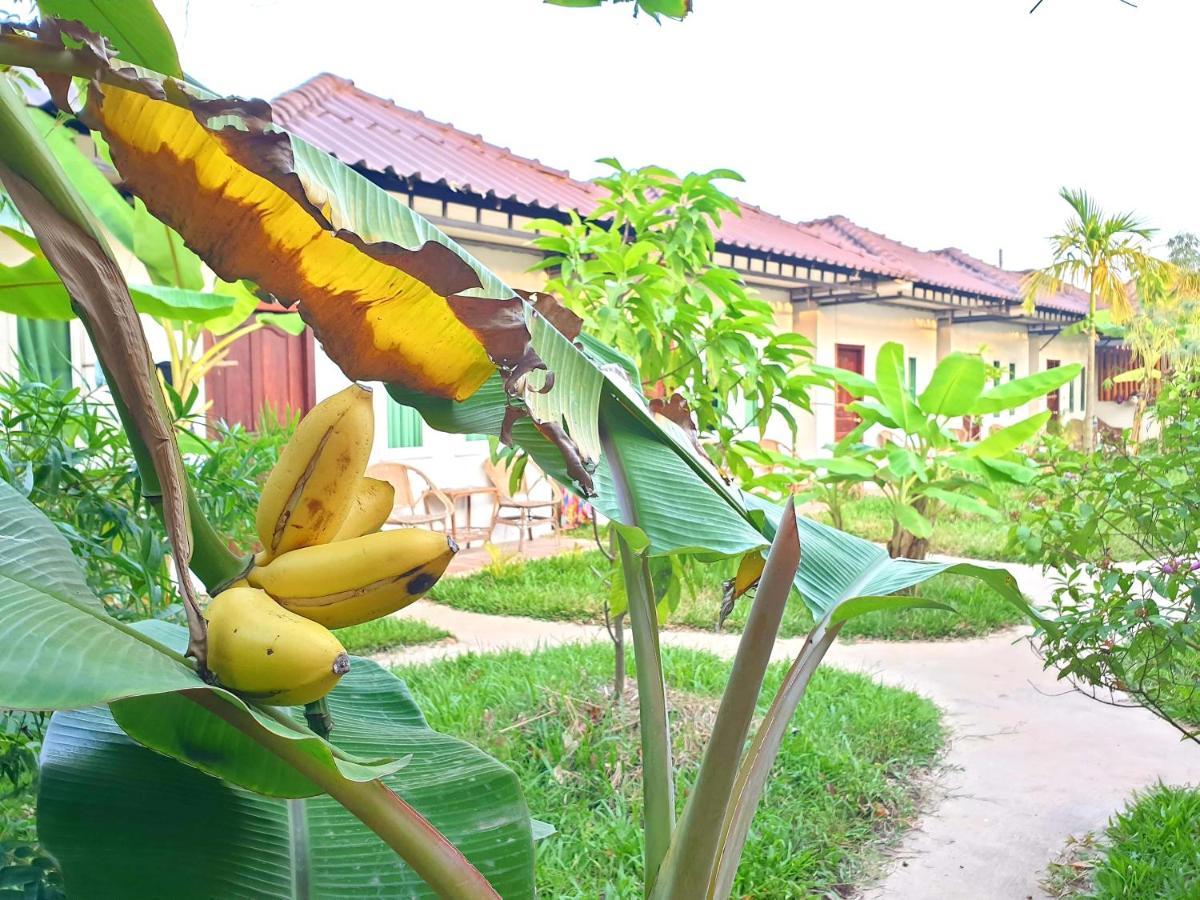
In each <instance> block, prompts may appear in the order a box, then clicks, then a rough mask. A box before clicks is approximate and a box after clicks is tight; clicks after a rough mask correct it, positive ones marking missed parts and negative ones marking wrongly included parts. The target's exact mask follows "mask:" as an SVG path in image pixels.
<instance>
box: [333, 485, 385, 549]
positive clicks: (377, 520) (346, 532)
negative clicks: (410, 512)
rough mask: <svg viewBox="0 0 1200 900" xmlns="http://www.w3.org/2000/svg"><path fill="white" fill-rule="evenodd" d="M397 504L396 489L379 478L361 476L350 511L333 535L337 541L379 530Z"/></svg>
mask: <svg viewBox="0 0 1200 900" xmlns="http://www.w3.org/2000/svg"><path fill="white" fill-rule="evenodd" d="M395 505H396V489H395V488H394V487H392V485H391V484H390V483H389V482H387V481H380V480H379V479H378V478H366V477H363V478H360V479H359V480H358V490H357V491H355V493H354V499H353V500H351V501H350V513H349V514H348V515H347V516H346V521H344V522H343V523H342V527H341V528H339V529H338V533H337V534H335V535H334V536H333V539H334V540H335V541H344V540H346V539H347V538H356V537H360V536H361V535H364V534H371V533H373V532H376V531H378V530H379V529H380V528H382V527H383V526H384V524H385V523H386V522H387V520H388V516H390V515H391V514H392V507H393V506H395Z"/></svg>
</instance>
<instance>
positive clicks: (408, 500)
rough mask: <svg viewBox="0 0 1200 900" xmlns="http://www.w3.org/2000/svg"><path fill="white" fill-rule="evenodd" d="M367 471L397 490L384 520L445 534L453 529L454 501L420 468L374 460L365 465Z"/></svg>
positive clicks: (371, 475) (393, 523)
mask: <svg viewBox="0 0 1200 900" xmlns="http://www.w3.org/2000/svg"><path fill="white" fill-rule="evenodd" d="M367 475H369V476H370V477H371V478H378V479H380V480H381V481H386V482H387V483H388V484H390V485H391V486H392V487H393V488H395V490H396V504H395V506H393V507H392V514H391V515H390V516H388V520H387V524H389V525H405V526H408V527H410V528H428V529H430V530H431V531H444V532H446V533H447V534H449V533H450V532H451V531H452V530H453V527H454V519H453V517H454V504H453V503H451V502H450V498H449V497H447V496H446V495H445V493H443V492H442V491H441V490H439V489H438V487H437V486H436V485H435V484H434V483H433V482H432V481H431V480H430V478H429V476H428V475H426V474H425V473H424V472H422V471H421V470H420V469H417V468H415V467H413V466H410V465H406V464H405V463H376V464H375V465H373V466H371V467H370V468H369V469H367ZM422 485H423V487H422Z"/></svg>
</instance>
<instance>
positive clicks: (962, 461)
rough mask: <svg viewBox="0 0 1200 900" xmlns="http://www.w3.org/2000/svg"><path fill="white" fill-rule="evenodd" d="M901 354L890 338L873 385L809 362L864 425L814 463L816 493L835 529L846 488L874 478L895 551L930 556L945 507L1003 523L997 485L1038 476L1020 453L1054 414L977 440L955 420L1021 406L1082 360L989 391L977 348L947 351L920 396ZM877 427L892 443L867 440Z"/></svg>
mask: <svg viewBox="0 0 1200 900" xmlns="http://www.w3.org/2000/svg"><path fill="white" fill-rule="evenodd" d="M904 360H905V353H904V348H903V347H902V346H901V345H900V344H898V343H895V342H890V343H887V344H884V345H883V346H882V347H881V348H880V349H879V356H878V358H877V360H876V362H875V380H874V381H871V380H870V379H868V378H866V377H865V376H863V375H860V374H858V373H857V372H851V371H848V370H845V369H833V368H828V367H826V366H813V367H812V368H813V371H814V372H815V373H816V374H817V376H818V377H821V378H825V379H826V380H827V382H828V384H829V386H830V387H831V388H834V389H840V390H842V391H845V392H846V393H847V394H849V395H850V396H851V397H854V398H857V399H855V401H854V402H853V403H850V404H849V405H848V406H847V409H848V410H850V411H851V412H853V413H854V414H855V415H857V416H858V418H859V424H858V426H857V427H856V428H854V430H853V431H851V432H850V433H849V434H848V435H846V436H845V437H844V438H842V440H841V441H839V442H838V444H837V446H836V447H835V448H834V452H833V455H832V456H831V457H829V458H827V459H818V460H812V461H810V462H809V463H808V466H809V467H810V468H811V470H812V471H813V472H814V473H815V474H816V476H817V480H818V481H819V482H820V483H821V484H822V485H823V490H822V491H821V492H819V493H817V494H815V495H814V496H813V499H816V500H818V501H820V502H824V503H825V504H826V506H827V508H828V509H829V513H830V517H831V518H832V519H833V521H834V523H835V527H840V524H841V522H842V521H843V518H844V505H845V504H844V501H843V498H842V489H843V486H844V485H846V484H862V483H870V484H873V485H874V486H875V487H876V488H877V489H878V490H879V492H880V493H881V494H882V495H883V496H884V497H885V498H887V502H888V504H889V507H890V511H891V519H892V521H891V534H890V535H889V536H888V540H887V547H888V553H890V554H891V555H892V556H893V557H908V558H910V559H924V558H925V555H926V553H927V552H928V549H929V539H930V537H931V536H932V535H933V529H934V525H935V524H936V523H937V520H938V517H939V515H940V514H941V512H942V511H943V510H946V509H953V510H957V511H959V512H965V513H974V514H975V515H979V516H983V517H987V518H991V519H992V520H994V521H995V520H999V518H1000V514H999V512H998V511H997V509H996V507H997V506H998V505H999V500H998V499H997V497H996V495H995V493H994V490H993V487H994V486H995V485H998V484H1008V485H1012V484H1024V483H1027V482H1028V481H1030V480H1031V479H1032V478H1033V471H1032V470H1031V469H1030V468H1029V467H1028V465H1027V464H1026V462H1025V460H1024V459H1023V458H1021V457H1020V456H1019V455H1018V454H1017V452H1016V451H1017V450H1018V448H1020V447H1021V446H1022V445H1023V444H1025V443H1026V442H1027V441H1029V440H1030V439H1031V438H1033V437H1034V436H1035V435H1036V434H1037V433H1038V432H1039V431H1041V430H1042V426H1044V425H1045V424H1046V422H1047V420H1048V419H1049V418H1050V413H1049V412H1047V411H1042V412H1040V413H1035V414H1034V415H1031V416H1029V417H1028V418H1024V419H1021V420H1019V421H1017V422H1015V423H1013V424H1012V425H1007V426H1004V427H999V428H994V429H993V430H992V431H991V433H990V434H988V435H987V436H986V437H983V438H982V439H979V440H974V439H969V438H968V437H967V436H966V435H964V434H963V429H956V428H955V427H952V426H953V425H956V424H957V423H958V422H960V421H963V422H965V421H978V419H979V418H980V417H981V416H985V415H991V414H995V413H999V412H1003V411H1005V410H1015V409H1017V408H1018V407H1020V406H1024V405H1025V404H1026V403H1028V402H1030V401H1031V400H1034V399H1036V398H1038V397H1041V396H1042V395H1044V394H1045V393H1046V392H1047V391H1051V390H1054V389H1056V388H1058V387H1060V386H1061V385H1063V384H1065V383H1066V382H1067V381H1069V380H1070V379H1072V378H1074V377H1075V376H1076V375H1077V374H1079V366H1078V365H1069V366H1060V367H1059V368H1056V369H1047V370H1045V371H1042V372H1035V373H1033V374H1031V375H1027V376H1025V377H1024V378H1016V379H1013V380H1011V381H1006V382H1003V383H1000V380H999V378H998V377H994V376H993V377H994V382H993V384H992V385H991V386H990V387H989V386H988V378H989V375H990V374H992V373H989V370H988V367H987V365H986V364H985V363H984V361H983V360H982V359H981V358H980V357H979V356H978V355H977V354H971V353H950V354H948V355H947V356H946V357H945V358H944V359H942V360H941V361H940V362H939V363H938V364H937V368H936V369H934V370H933V375H932V376H931V377H930V379H929V384H928V385H926V386H925V389H924V390H923V391H921V392H920V393H917V386H916V385H915V384H911V383H910V382H909V380H908V375H907V374H906V372H905V366H904ZM872 428H877V429H885V430H886V431H885V435H886V440H881V441H880V442H879V445H878V446H872V445H870V444H867V443H864V442H863V438H864V437H865V436H866V434H867V431H868V430H870V429H872ZM835 501H836V502H835Z"/></svg>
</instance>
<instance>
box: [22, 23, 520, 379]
mask: <svg viewBox="0 0 1200 900" xmlns="http://www.w3.org/2000/svg"><path fill="white" fill-rule="evenodd" d="M56 27H57V28H58V29H59V30H57V31H56V30H55V28H51V29H47V28H45V27H44V28H43V31H42V34H43V36H45V37H46V39H47V40H51V41H58V42H59V43H60V45H61V43H62V41H63V34H64V33H65V34H69V35H70V36H71V37H72V38H74V39H76V40H81V41H84V42H85V43H84V48H83V49H82V50H80V51H78V53H79V54H80V55H87V56H88V57H89V59H90V61H91V64H92V65H93V66H94V67H95V69H96V70H97V72H98V73H99V77H98V78H96V79H94V80H92V81H91V83H90V85H89V88H88V100H87V106H86V109H85V110H84V112H83V114H82V115H83V117H84V120H85V121H86V122H87V123H88V124H89V125H90V126H93V127H96V128H98V129H99V131H100V132H101V134H102V135H103V137H104V139H105V141H106V142H107V144H108V148H109V151H110V153H111V154H112V158H113V161H114V163H115V164H116V166H117V168H118V169H119V170H120V172H121V174H122V176H123V178H124V182H125V184H126V186H127V187H128V188H129V189H130V190H131V191H133V193H134V194H136V195H137V196H138V197H139V198H140V199H141V200H142V201H143V202H144V203H145V204H146V207H147V208H148V209H149V210H150V212H151V213H153V214H154V215H155V217H156V218H158V219H160V220H161V221H163V222H164V223H166V224H167V225H169V226H170V227H172V228H173V229H175V230H176V231H178V232H179V233H180V234H181V235H182V236H183V238H184V240H185V241H186V242H187V245H188V246H189V247H190V248H191V249H192V250H194V251H195V252H196V253H198V254H199V255H200V256H201V257H202V258H203V259H204V260H205V261H206V262H207V263H208V265H209V266H210V267H211V268H212V269H213V270H214V271H215V272H216V273H217V274H218V275H219V276H220V277H222V278H224V279H225V280H228V281H234V280H237V279H242V278H245V279H249V280H251V281H254V282H255V283H256V284H258V285H260V286H261V287H262V288H263V289H265V290H267V291H269V292H270V293H272V294H274V295H275V296H276V297H278V298H280V299H281V300H282V301H284V302H287V303H292V302H298V303H299V309H300V313H301V315H302V316H303V317H304V319H305V321H306V322H308V324H309V325H311V326H312V328H313V330H314V332H315V333H316V335H317V336H318V337H319V338H320V340H321V341H322V343H323V344H324V346H325V348H326V350H327V352H329V354H330V356H332V357H333V358H334V359H335V361H337V362H338V364H339V365H340V366H341V367H342V368H343V370H344V371H345V372H346V373H347V374H348V375H349V376H350V377H352V378H356V379H361V380H382V381H392V382H398V383H401V384H405V385H407V386H409V387H412V388H415V389H418V390H421V391H424V392H426V393H430V394H434V395H436V396H442V397H454V398H457V399H462V398H465V397H468V396H470V395H471V394H472V393H474V391H475V390H477V389H478V388H479V386H480V385H481V384H483V382H484V381H486V380H487V378H488V377H489V376H490V375H491V374H492V372H493V371H495V370H496V369H497V368H499V369H500V370H501V371H502V372H503V374H504V375H505V377H506V378H507V379H509V380H510V382H512V381H514V380H515V379H517V378H519V377H520V376H521V375H523V374H525V373H526V372H528V371H530V370H532V369H534V368H538V367H540V366H541V363H540V361H539V360H537V358H536V355H535V354H534V353H533V351H532V349H531V347H530V345H529V331H528V327H527V324H526V317H527V313H526V309H525V304H524V303H523V301H522V300H521V299H520V298H519V297H518V296H517V295H516V293H515V292H514V291H513V290H512V289H510V288H508V287H507V286H506V285H504V284H503V282H501V281H500V280H499V279H497V278H495V277H494V276H493V275H491V273H489V272H488V271H487V270H486V269H484V268H483V267H482V266H480V265H479V264H478V263H477V262H476V261H475V260H474V259H472V258H471V257H470V255H469V254H467V253H466V252H465V251H464V250H462V248H460V247H459V246H458V245H457V244H455V243H454V242H453V241H451V240H450V239H449V238H447V237H445V236H444V235H442V234H441V233H439V232H438V231H437V230H436V229H435V228H433V227H432V226H430V225H429V223H427V222H426V221H425V220H424V219H422V218H421V217H420V216H418V215H416V214H414V213H413V212H412V211H411V210H409V209H408V207H406V206H405V205H404V204H403V203H401V202H400V201H399V200H397V199H396V198H395V197H393V196H391V195H390V194H388V193H387V192H385V191H382V190H380V189H378V188H376V187H375V186H374V185H372V184H371V183H370V182H369V181H367V179H365V178H364V177H363V176H361V175H359V174H358V173H357V172H355V171H354V170H352V169H350V168H349V167H347V166H344V165H342V164H341V163H338V162H337V161H335V160H333V159H332V158H331V157H329V156H328V155H326V154H324V153H322V152H320V151H318V150H316V149H315V148H313V147H312V146H311V145H309V144H307V143H306V142H304V141H302V140H300V139H299V138H296V137H294V136H292V135H289V134H288V133H286V132H284V131H282V130H281V129H279V128H277V127H275V126H274V125H273V124H272V123H271V110H270V107H269V105H267V104H266V103H264V102H262V101H243V100H236V99H231V100H224V99H217V98H213V97H212V96H210V95H208V94H206V93H205V92H203V91H201V90H200V89H198V88H196V87H194V86H192V85H187V84H184V83H182V82H180V81H177V80H175V79H171V78H164V77H163V76H161V75H156V74H154V73H150V72H147V71H141V70H139V71H136V72H135V71H134V70H133V69H130V68H127V67H124V66H123V65H122V66H121V67H120V68H119V69H118V67H116V66H114V65H113V64H112V61H110V60H109V59H108V58H107V55H106V53H105V50H104V48H103V45H102V44H101V43H100V42H99V41H97V40H96V38H95V36H94V35H88V34H87V33H86V32H81V30H80V29H79V28H77V27H72V26H71V25H70V24H69V23H68V24H62V25H59V26H56ZM48 84H50V85H51V87H52V88H53V87H54V84H53V82H52V80H48ZM56 99H57V100H58V101H59V102H60V104H61V103H65V102H66V97H65V96H63V92H62V91H61V90H60V91H59V92H58V96H57V97H56Z"/></svg>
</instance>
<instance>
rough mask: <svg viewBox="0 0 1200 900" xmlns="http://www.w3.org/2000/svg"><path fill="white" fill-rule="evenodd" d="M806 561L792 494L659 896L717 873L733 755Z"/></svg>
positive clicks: (682, 892) (687, 890)
mask: <svg viewBox="0 0 1200 900" xmlns="http://www.w3.org/2000/svg"><path fill="white" fill-rule="evenodd" d="M799 566H800V536H799V533H798V531H797V527H796V510H795V506H794V503H793V501H792V500H789V501H788V504H787V507H786V508H785V509H784V513H783V518H782V520H781V522H780V526H779V530H778V531H777V532H776V534H775V540H774V541H773V542H772V544H771V549H770V552H769V553H768V555H767V562H766V566H765V568H764V569H763V574H762V577H761V579H760V580H759V587H758V591H757V593H756V594H755V597H754V602H753V604H752V605H751V607H750V613H749V616H748V618H747V620H746V627H745V629H743V631H742V637H741V639H740V640H739V641H738V649H737V655H736V656H735V657H734V661H733V669H732V671H731V672H730V675H729V682H728V683H727V684H726V686H725V691H724V693H723V694H722V695H721V706H720V708H719V709H718V711H717V718H716V722H715V723H714V725H713V731H712V735H711V736H710V737H709V740H708V745H707V746H706V747H705V750H704V759H703V761H702V762H701V764H700V774H699V775H698V776H697V778H696V785H695V787H694V788H693V790H692V794H691V796H690V797H689V798H688V803H687V807H686V808H685V809H684V813H683V818H682V820H681V821H680V824H679V828H678V829H677V830H676V832H675V840H674V842H673V843H672V846H671V849H670V851H669V852H668V854H667V859H666V861H665V862H664V863H663V867H662V870H661V872H660V873H659V883H658V884H656V885H655V889H654V892H653V896H655V897H699V896H701V895H702V892H703V891H704V889H705V886H706V885H707V884H708V883H709V882H710V881H711V880H712V878H713V876H714V872H713V869H714V867H715V865H716V862H717V858H716V851H717V848H718V845H719V844H720V842H721V837H722V833H723V831H724V828H725V825H724V821H725V818H726V809H727V807H728V806H730V805H731V803H732V800H731V796H734V797H736V795H734V794H733V791H734V786H735V775H736V774H738V773H737V770H735V768H734V765H733V763H734V761H736V760H737V759H739V758H740V757H741V755H742V750H743V748H744V747H745V745H746V737H747V735H748V734H749V733H750V725H751V721H752V719H753V716H754V707H755V704H757V702H758V696H759V694H760V693H761V692H762V683H763V677H764V676H765V675H766V673H767V666H768V665H769V664H770V662H771V648H772V647H774V646H775V638H776V636H777V635H778V634H779V624H780V622H781V621H782V620H783V611H784V608H785V607H786V606H787V600H788V596H789V594H790V593H791V590H792V580H793V579H794V578H795V577H796V570H797V569H798V568H799ZM785 721H786V719H785ZM773 758H774V756H773V755H772V759H773ZM754 801H755V803H756V802H757V797H755V798H754ZM739 855H740V854H739ZM735 867H736V861H735Z"/></svg>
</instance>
